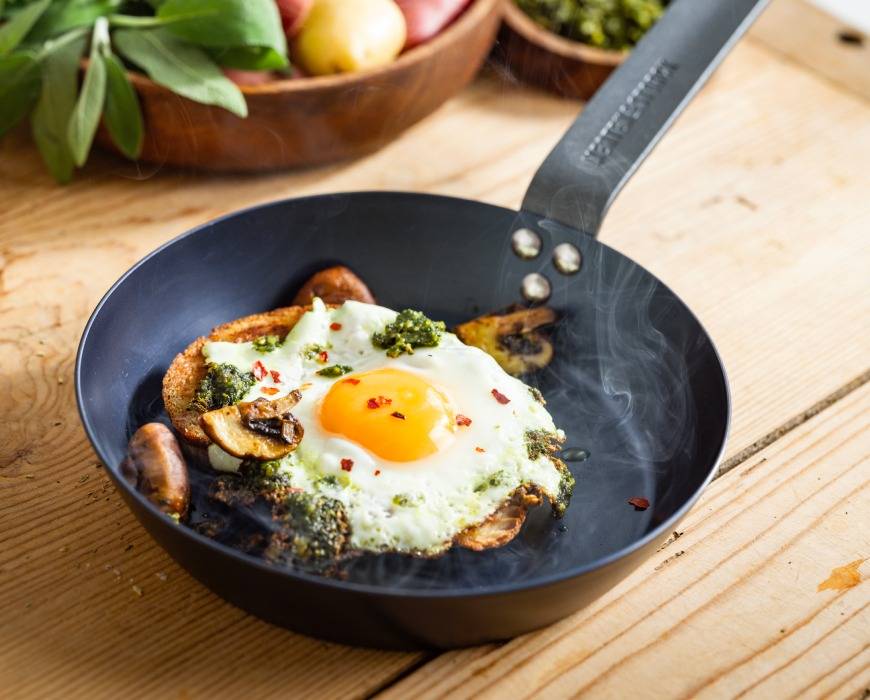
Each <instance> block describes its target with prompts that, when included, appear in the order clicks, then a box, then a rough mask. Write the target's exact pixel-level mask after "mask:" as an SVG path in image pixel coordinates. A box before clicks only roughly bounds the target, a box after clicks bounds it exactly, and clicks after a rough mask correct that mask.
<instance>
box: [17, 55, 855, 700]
mask: <svg viewBox="0 0 870 700" xmlns="http://www.w3.org/2000/svg"><path fill="white" fill-rule="evenodd" d="M807 105H815V106H817V109H807ZM576 109H577V106H576V105H574V104H572V103H570V102H563V101H560V100H556V99H554V98H550V97H548V96H545V95H542V94H539V93H536V92H535V91H533V90H527V89H521V88H518V87H515V86H506V85H504V84H503V83H502V82H500V81H498V80H495V79H493V78H492V76H490V77H489V78H488V79H484V80H482V81H480V82H479V83H477V84H476V85H475V86H474V87H473V88H472V89H471V90H469V91H467V92H466V93H464V94H463V95H461V96H459V97H458V98H457V99H456V100H454V101H452V102H451V103H450V104H449V105H447V106H446V107H445V108H444V109H442V110H441V111H440V112H439V113H438V114H436V115H435V116H433V117H432V118H431V119H429V120H427V121H426V122H424V123H423V124H421V125H420V126H419V127H416V128H414V129H413V130H411V132H409V133H408V134H407V135H405V136H404V137H403V138H401V139H399V140H398V141H397V142H395V143H394V144H392V145H391V146H389V147H388V148H386V149H384V150H383V151H381V152H380V153H378V154H375V155H373V156H371V157H369V158H366V159H363V160H361V161H358V162H356V163H353V164H348V165H343V166H335V167H331V168H324V169H318V170H313V171H307V172H303V173H297V174H274V175H264V176H260V177H250V178H234V177H223V178H206V177H192V176H188V175H184V174H179V173H171V172H164V171H162V170H160V169H143V170H142V171H141V172H139V171H137V170H136V169H135V168H133V167H132V166H127V165H125V164H123V163H121V162H120V161H117V160H114V159H112V158H111V157H108V156H100V157H97V158H96V159H95V162H94V163H93V164H92V165H91V166H89V167H88V168H87V170H86V171H85V172H84V173H83V174H82V175H81V176H80V177H79V178H78V179H77V180H76V181H75V182H74V183H73V184H72V185H71V186H69V187H67V188H59V187H55V186H54V185H52V184H51V183H50V182H49V181H48V179H47V177H46V176H45V174H44V173H43V171H42V168H41V165H40V164H39V162H38V160H37V158H36V157H35V155H34V152H33V149H32V146H31V145H30V144H29V142H28V141H27V140H26V138H25V137H24V135H23V133H19V134H16V136H15V137H13V138H8V139H6V140H4V141H3V142H2V143H0V212H2V216H0V344H2V348H3V352H2V353H0V388H2V391H3V395H4V396H5V397H7V401H6V402H4V404H3V406H2V407H0V424H2V426H3V427H2V440H0V489H2V493H0V498H2V502H3V504H4V507H3V508H2V509H0V604H2V605H3V609H4V624H3V625H2V626H0V687H3V688H4V689H6V690H8V692H10V693H16V694H19V693H20V694H23V693H25V692H26V691H28V690H30V691H32V692H34V693H38V694H40V695H47V694H53V695H57V694H60V693H64V694H68V695H70V696H74V695H76V694H78V695H86V696H88V697H90V696H93V695H94V694H97V691H99V693H101V694H106V695H117V694H120V693H123V694H124V695H133V694H136V693H142V694H146V693H147V694H162V695H166V694H178V693H179V692H181V691H185V692H190V693H191V694H193V695H203V694H219V693H223V692H226V693H231V692H236V693H238V691H247V692H254V691H255V690H256V691H257V693H258V694H260V695H263V696H268V695H270V694H282V693H284V692H286V691H287V689H288V688H293V691H294V693H295V694H299V695H306V694H318V695H329V696H335V697H342V696H347V697H352V696H360V695H365V694H366V693H368V692H371V691H372V690H373V689H376V688H378V687H381V686H382V685H383V684H384V683H387V682H389V680H390V679H391V678H393V677H394V676H395V675H396V674H398V673H399V672H401V670H402V669H404V668H407V667H408V665H411V664H414V663H416V662H417V661H418V660H419V659H420V658H421V657H420V656H419V655H415V654H381V653H377V652H369V651H365V650H350V649H346V648H343V647H338V646H333V645H324V644H321V643H319V642H316V641H313V640H309V639H304V638H302V637H299V636H297V635H293V634H290V633H287V632H284V631H281V630H277V629H274V628H271V627H269V626H267V625H264V624H262V623H259V622H257V621H255V620H252V619H251V618H249V617H247V616H245V615H243V614H242V613H240V612H239V611H238V610H236V609H234V608H233V607H231V606H229V605H227V604H226V603H223V602H222V601H220V600H218V599H217V598H216V597H215V596H212V595H211V594H210V593H208V592H207V591H206V590H205V589H203V588H202V587H201V586H199V585H198V584H197V583H196V582H194V581H193V580H191V579H190V578H189V577H188V576H186V575H185V574H184V573H183V572H182V571H181V570H180V569H179V568H178V567H176V566H175V565H174V564H173V563H172V562H171V561H170V560H169V559H168V557H167V556H166V555H165V554H164V553H163V552H162V551H161V550H159V549H157V548H156V546H155V545H154V544H153V543H152V542H151V541H150V539H148V537H147V536H146V535H145V534H144V533H143V532H142V531H141V529H140V528H139V527H138V525H137V524H136V523H135V521H134V520H133V519H132V517H131V516H130V515H129V514H128V513H127V511H126V509H125V508H124V507H123V506H122V504H121V501H120V499H119V498H118V496H117V494H115V493H114V492H113V490H112V489H111V488H110V487H109V486H107V484H106V482H105V479H104V478H103V477H102V476H101V473H100V472H99V471H98V470H97V469H95V465H94V457H93V453H92V452H91V451H90V448H89V447H87V443H86V441H85V439H84V436H83V433H82V431H81V428H80V427H79V423H78V419H77V416H76V413H75V409H74V401H73V390H72V386H71V373H72V367H73V361H74V359H73V352H74V347H75V343H76V341H77V338H78V336H79V333H80V331H81V328H82V326H83V324H84V322H85V319H86V317H87V315H88V314H89V313H90V311H91V309H92V308H93V306H94V304H95V303H96V301H97V300H98V299H99V296H100V295H101V294H102V293H103V292H104V291H105V289H106V288H107V287H108V286H109V285H110V284H111V282H112V281H114V280H115V279H116V278H117V277H118V275H119V274H121V272H122V271H123V270H124V269H125V268H126V267H127V266H129V265H130V264H132V263H133V262H134V261H135V260H136V259H138V258H139V257H140V256H141V255H143V254H144V253H146V252H147V251H149V250H150V249H152V248H153V247H154V246H156V245H158V244H159V243H161V242H163V241H165V240H167V239H169V238H170V237H172V236H174V235H176V234H178V233H180V232H181V231H183V230H185V229H186V228H189V227H190V226H193V225H196V224H198V223H200V222H202V221H204V220H207V219H209V218H212V217H214V216H217V215H219V214H222V213H224V212H226V211H228V210H231V209H234V208H238V207H241V206H246V205H249V204H253V203H256V202H260V201H265V200H269V199H274V198H277V197H284V196H292V195H301V194H308V193H312V192H321V191H330V190H342V189H359V188H384V189H422V190H427V191H432V192H439V193H445V194H457V195H462V196H469V197H480V198H482V199H484V200H486V201H491V202H494V203H500V204H509V205H515V204H516V203H517V202H518V201H519V200H520V197H521V195H522V191H523V189H524V187H525V184H526V183H527V182H528V180H529V178H530V176H531V174H532V172H533V170H534V168H535V166H536V164H537V163H538V162H540V160H541V159H542V158H543V156H544V155H545V154H546V152H547V151H548V150H549V148H550V147H551V145H552V144H553V143H554V142H555V141H556V140H557V138H558V137H559V135H560V134H561V131H562V130H563V129H564V128H565V126H567V124H568V123H569V122H570V120H571V119H572V118H573V114H574V112H575V111H576ZM723 115H727V119H726V118H723ZM868 116H870V108H868V106H867V104H866V103H864V102H862V101H861V100H858V99H856V98H854V97H853V96H850V95H847V94H845V93H843V92H842V91H840V90H838V89H837V88H835V87H833V86H831V85H829V84H827V83H824V82H823V81H821V80H819V79H818V78H816V77H813V76H808V75H806V74H804V73H803V72H802V71H801V70H800V69H798V68H797V67H795V66H794V65H792V64H790V63H788V62H786V61H782V60H780V59H777V58H775V57H772V56H771V54H770V53H769V52H768V51H767V50H765V49H762V48H760V47H758V46H757V45H752V44H751V43H749V44H744V45H742V46H741V47H740V48H739V49H738V50H737V51H736V53H735V54H734V56H733V57H732V58H730V59H729V61H728V62H727V64H726V65H725V66H724V68H723V71H722V73H721V74H720V75H719V76H717V77H716V78H715V82H714V84H713V85H711V86H710V88H709V89H707V90H706V91H705V92H704V93H703V94H702V95H701V96H700V97H699V99H698V101H697V102H696V103H695V104H694V105H692V107H691V108H690V109H689V111H688V112H687V114H686V115H685V117H684V118H682V119H681V120H680V123H679V124H678V125H677V126H676V127H675V130H674V132H673V133H672V134H671V135H670V136H669V137H668V138H667V139H666V141H665V142H664V143H663V144H662V146H661V148H660V150H658V151H657V152H656V153H655V154H654V155H653V157H652V158H651V159H650V161H649V163H648V164H647V165H645V166H644V169H643V170H642V171H641V173H640V174H639V175H638V177H637V179H636V180H635V181H633V182H632V183H631V185H630V186H629V188H628V189H627V190H626V192H625V193H624V195H623V196H622V197H621V198H620V200H619V202H618V203H617V205H616V206H615V207H614V210H613V212H612V213H611V215H610V217H609V219H608V222H607V224H606V227H605V230H604V232H603V237H604V240H606V241H607V242H608V243H610V244H612V245H614V246H615V247H617V248H619V249H621V250H624V251H626V252H627V253H629V254H631V255H633V256H635V257H636V258H637V259H638V260H640V261H641V262H642V263H643V264H645V265H647V266H648V267H649V268H651V269H652V270H653V271H654V272H656V273H657V274H659V275H661V276H662V277H663V278H664V279H666V280H667V281H668V282H669V283H670V284H671V285H672V286H673V287H674V288H675V289H676V290H677V291H678V292H679V293H680V294H682V295H683V296H684V297H685V298H686V300H687V302H688V303H689V304H690V305H691V306H692V307H693V308H695V309H697V311H698V313H699V314H700V316H701V319H702V321H703V322H704V323H705V324H706V325H707V326H708V328H709V330H710V331H711V333H712V334H713V336H714V337H715V338H716V339H717V342H718V343H719V345H720V349H721V350H722V352H723V354H724V357H725V360H726V364H727V365H728V367H729V371H730V373H731V380H732V388H733V391H734V400H735V413H734V426H733V430H732V439H731V442H730V445H729V454H731V455H733V454H736V453H737V452H738V451H739V450H740V449H741V448H742V447H744V446H746V445H749V444H751V443H753V442H754V441H755V440H757V439H758V438H759V437H762V436H763V435H765V434H767V433H769V432H770V431H771V430H773V429H774V428H775V427H776V426H777V425H779V424H780V423H782V422H783V421H785V420H787V419H788V418H789V417H790V416H792V415H795V414H797V413H799V412H800V411H802V410H804V409H805V408H806V407H808V406H810V405H812V404H813V403H814V402H815V401H818V400H819V399H820V398H822V397H823V396H825V395H827V394H828V393H830V392H831V391H833V390H834V389H835V388H837V387H838V386H841V385H842V384H844V383H845V382H847V381H848V380H849V379H851V378H852V377H854V376H857V375H858V374H860V373H861V371H863V369H864V368H865V366H866V357H867V355H868V353H867V349H868V346H867V342H868V338H867V334H866V333H864V334H861V333H858V332H856V329H859V328H862V327H866V326H862V324H865V322H866V318H867V313H866V310H867V307H866V302H867V300H866V295H863V294H862V292H863V279H864V276H865V275H864V274H863V273H864V271H865V270H866V261H867V249H866V243H865V241H866V236H865V235H864V232H865V231H866V230H867V229H868V224H870V211H868V210H867V208H866V206H864V203H865V202H866V174H865V173H864V172H863V169H862V163H865V162H866V161H867V156H868V149H870V119H868ZM831 123H836V124H837V128H836V129H830V128H829V126H830V124H831ZM820 134H824V138H823V139H821V138H820V137H819V135H820ZM693 174H702V175H703V176H701V175H697V176H694V177H693ZM131 544H132V545H133V548H132V549H129V550H128V547H129V545H131ZM698 559H699V560H700V559H701V557H698ZM107 567H108V568H107ZM115 569H117V570H118V571H119V573H120V575H119V576H116V575H115V574H114V570H115ZM160 573H166V574H167V580H166V581H163V580H161V579H160V578H158V577H157V574H160ZM130 579H132V581H131V580H130ZM133 585H136V586H139V587H140V588H141V589H142V590H143V591H144V595H143V596H142V597H141V598H140V597H139V596H137V595H136V593H135V592H134V591H133V590H132V588H131V587H132V586H133ZM450 658H452V657H450V656H448V657H447V661H449V659H450ZM463 658H466V657H463Z"/></svg>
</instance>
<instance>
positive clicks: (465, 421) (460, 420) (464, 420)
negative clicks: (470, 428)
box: [456, 413, 471, 425]
mask: <svg viewBox="0 0 870 700" xmlns="http://www.w3.org/2000/svg"><path fill="white" fill-rule="evenodd" d="M456 425H471V418H469V417H468V416H463V415H462V414H461V413H457V414H456Z"/></svg>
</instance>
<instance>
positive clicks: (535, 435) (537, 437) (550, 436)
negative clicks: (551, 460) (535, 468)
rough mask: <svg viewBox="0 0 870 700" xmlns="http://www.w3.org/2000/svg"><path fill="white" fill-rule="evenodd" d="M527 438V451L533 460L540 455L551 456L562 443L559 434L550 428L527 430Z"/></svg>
mask: <svg viewBox="0 0 870 700" xmlns="http://www.w3.org/2000/svg"><path fill="white" fill-rule="evenodd" d="M525 438H526V451H527V452H528V453H529V459H532V460H535V459H538V457H549V456H550V455H551V454H553V453H554V452H555V451H556V450H558V449H559V446H560V445H561V444H562V441H561V440H560V439H559V436H558V435H556V433H551V432H550V431H548V430H527V431H526V435H525Z"/></svg>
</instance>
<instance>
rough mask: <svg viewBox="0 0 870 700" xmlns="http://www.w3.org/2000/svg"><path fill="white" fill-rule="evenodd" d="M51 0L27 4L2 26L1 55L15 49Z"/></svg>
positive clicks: (0, 35)
mask: <svg viewBox="0 0 870 700" xmlns="http://www.w3.org/2000/svg"><path fill="white" fill-rule="evenodd" d="M50 4H51V0H37V2H34V3H31V4H30V5H25V6H24V7H23V8H22V9H21V10H20V11H19V12H18V13H17V14H15V15H13V17H12V18H11V19H10V20H9V21H8V22H6V23H5V24H4V25H3V26H2V27H0V56H5V55H6V54H8V53H9V52H10V51H12V49H14V48H15V47H16V46H18V44H20V43H21V40H22V39H24V37H25V36H27V32H29V31H30V29H31V28H32V27H33V25H34V24H36V20H38V19H39V18H40V17H41V16H42V13H43V12H45V11H46V10H47V9H48V6H49V5H50Z"/></svg>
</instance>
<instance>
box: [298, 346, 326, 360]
mask: <svg viewBox="0 0 870 700" xmlns="http://www.w3.org/2000/svg"><path fill="white" fill-rule="evenodd" d="M328 349H329V348H327V347H326V346H325V345H318V344H317V343H310V344H309V345H306V346H305V347H304V348H302V357H304V358H305V359H306V360H316V359H317V356H318V355H320V353H322V352H326V351H327V350H328Z"/></svg>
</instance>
